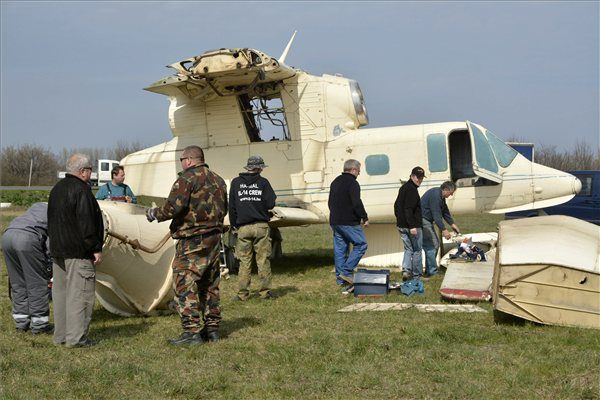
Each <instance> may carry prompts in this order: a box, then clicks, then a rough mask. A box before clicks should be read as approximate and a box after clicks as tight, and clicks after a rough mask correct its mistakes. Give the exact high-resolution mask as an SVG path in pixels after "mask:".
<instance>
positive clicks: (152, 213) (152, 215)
mask: <svg viewBox="0 0 600 400" xmlns="http://www.w3.org/2000/svg"><path fill="white" fill-rule="evenodd" d="M146 218H147V219H148V222H152V221H154V220H156V208H149V209H147V210H146Z"/></svg>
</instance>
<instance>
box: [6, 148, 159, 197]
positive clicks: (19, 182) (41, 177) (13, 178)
mask: <svg viewBox="0 0 600 400" xmlns="http://www.w3.org/2000/svg"><path fill="white" fill-rule="evenodd" d="M145 147H148V146H147V145H145V144H142V143H140V142H139V141H134V142H125V141H119V142H117V143H116V144H115V145H114V147H112V148H91V147H73V148H63V149H62V150H60V151H59V152H58V153H54V152H52V151H50V150H49V149H47V148H44V147H42V146H39V145H35V144H24V145H20V146H6V147H4V146H3V147H2V151H1V152H0V186H26V185H27V184H28V181H29V169H30V168H31V185H32V186H51V185H54V184H55V183H56V182H57V180H58V177H57V174H58V171H64V170H65V166H66V164H67V159H68V158H69V156H70V155H71V154H73V153H83V154H87V155H88V156H90V158H91V162H92V165H93V166H94V171H96V166H97V165H98V160H99V159H109V160H121V159H122V158H123V157H125V156H126V155H127V154H130V153H133V152H135V151H138V150H141V149H143V148H145ZM96 172H97V171H96Z"/></svg>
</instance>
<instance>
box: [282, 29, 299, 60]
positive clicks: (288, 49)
mask: <svg viewBox="0 0 600 400" xmlns="http://www.w3.org/2000/svg"><path fill="white" fill-rule="evenodd" d="M297 32H298V31H294V33H293V34H292V38H291V39H290V41H289V42H288V44H287V46H285V50H283V53H281V56H280V57H279V60H277V61H279V62H280V63H281V64H285V58H286V57H287V55H288V52H289V51H290V47H292V42H293V41H294V38H295V37H296V33H297Z"/></svg>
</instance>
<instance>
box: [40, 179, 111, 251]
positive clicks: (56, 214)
mask: <svg viewBox="0 0 600 400" xmlns="http://www.w3.org/2000/svg"><path fill="white" fill-rule="evenodd" d="M48 236H49V237H50V254H51V255H52V257H53V258H81V259H90V260H91V259H93V258H94V253H100V252H101V251H102V244H103V242H104V223H103V221H102V212H101V211H100V207H99V206H98V202H97V201H96V198H95V197H94V195H93V194H92V190H91V188H90V185H88V184H87V183H86V182H84V181H82V180H81V179H79V178H78V177H76V176H74V175H71V174H67V175H66V177H65V178H64V179H62V180H61V181H60V182H58V183H57V184H56V185H54V187H53V188H52V190H51V191H50V197H49V199H48Z"/></svg>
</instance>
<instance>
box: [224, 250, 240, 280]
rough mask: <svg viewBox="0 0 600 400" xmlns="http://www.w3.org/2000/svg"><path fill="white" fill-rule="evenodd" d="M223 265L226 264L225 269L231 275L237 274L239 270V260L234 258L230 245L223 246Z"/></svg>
mask: <svg viewBox="0 0 600 400" xmlns="http://www.w3.org/2000/svg"><path fill="white" fill-rule="evenodd" d="M225 265H227V269H228V270H229V273H230V274H232V275H235V274H237V273H238V271H239V270H240V260H238V259H237V258H235V255H234V253H233V248H231V247H225Z"/></svg>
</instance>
